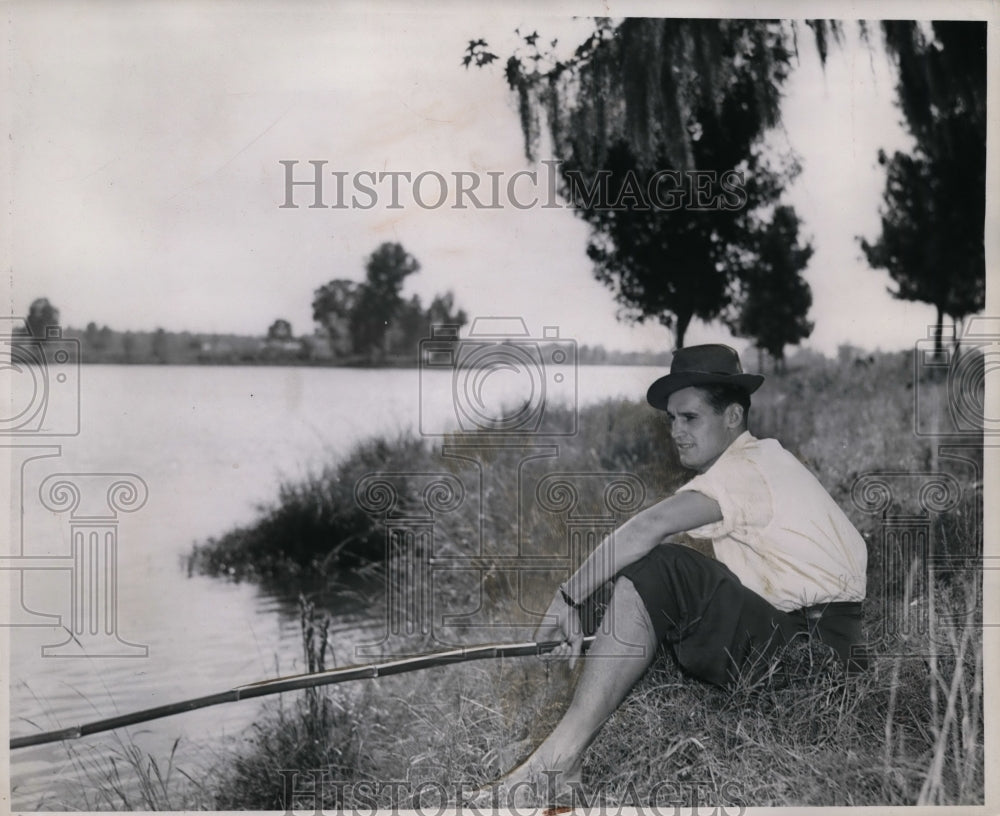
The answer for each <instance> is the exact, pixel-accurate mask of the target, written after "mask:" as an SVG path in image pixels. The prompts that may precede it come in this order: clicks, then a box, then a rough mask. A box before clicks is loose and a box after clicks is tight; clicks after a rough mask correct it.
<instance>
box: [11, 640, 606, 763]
mask: <svg viewBox="0 0 1000 816" xmlns="http://www.w3.org/2000/svg"><path fill="white" fill-rule="evenodd" d="M593 641H594V637H593V635H591V636H589V637H585V638H584V639H583V645H584V647H587V646H589V645H590V644H591V643H593ZM563 642H564V641H559V640H546V641H533V640H532V641H524V642H522V643H485V644H482V645H480V646H465V647H461V648H458V649H448V650H445V651H440V652H430V653H429V654H422V655H416V656H415V657H406V658H402V659H399V660H388V661H385V662H383V663H362V664H359V665H356V666H344V667H343V668H339V669H327V670H326V671H321V672H307V673H305V674H293V675H289V676H287V677H275V678H273V679H270V680H259V681H257V682H256V683H248V684H246V685H242V686H236V687H235V688H231V689H227V690H226V691H220V692H217V693H216V694H207V695H205V696H203V697H192V698H191V699H190V700H181V701H180V702H177V703H168V704H166V705H161V706H156V707H155V708H146V709H143V710H142V711H134V712H132V713H131V714H120V715H118V716H117V717H107V718H105V719H103V720H94V721H93V722H89V723H84V724H83V725H75V726H71V727H69V728H60V729H57V730H55V731H45V732H43V733H40V734H31V735H28V736H24V737H12V738H11V740H10V749H11V750H12V751H13V750H15V749H16V748H28V747H29V746H32V745H44V744H45V743H49V742H60V741H62V740H71V739H79V738H80V737H86V736H88V735H90V734H97V733H100V732H101V731H111V730H113V729H115V728H124V727H125V726H128V725H136V724H137V723H142V722H148V721H149V720H157V719H160V718H161V717H170V716H172V715H174V714H183V713H184V712H185V711H194V710H195V709H198V708H207V707H208V706H215V705H221V704H222V703H236V702H239V701H240V700H249V699H251V698H253V697H266V696H267V695H270V694H281V693H282V692H285V691H297V690H299V689H306V688H314V687H316V686H328V685H332V684H334V683H346V682H348V681H350V680H366V679H371V680H373V679H375V678H377V677H388V676H390V675H393V674H404V673H406V672H411V671H418V670H420V669H429V668H432V667H434V666H444V665H449V664H454V663H465V662H468V661H471V660H486V659H489V658H498V657H527V656H530V655H541V654H545V653H546V652H551V651H552V650H553V649H555V648H556V647H557V646H559V645H560V644H561V643H563Z"/></svg>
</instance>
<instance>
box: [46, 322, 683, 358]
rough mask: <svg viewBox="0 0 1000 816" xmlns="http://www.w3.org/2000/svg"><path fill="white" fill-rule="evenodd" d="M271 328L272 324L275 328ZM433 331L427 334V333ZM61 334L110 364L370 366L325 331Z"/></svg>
mask: <svg viewBox="0 0 1000 816" xmlns="http://www.w3.org/2000/svg"><path fill="white" fill-rule="evenodd" d="M272 328H273V327H272ZM428 334H429V332H428ZM62 335H63V337H65V338H71V339H75V340H79V341H80V359H81V361H82V362H84V363H97V364H112V365H130V364H131V365H324V366H368V365H371V364H372V362H371V360H370V358H369V357H368V356H367V355H355V356H335V355H333V354H332V353H331V351H330V348H329V345H328V341H327V338H326V337H324V336H322V335H317V334H313V335H304V336H301V337H293V336H291V334H290V333H288V334H286V333H284V332H280V331H279V332H274V331H271V332H269V333H268V334H267V335H242V334H209V333H205V332H190V331H185V332H170V331H166V330H165V329H156V330H155V331H116V330H115V329H112V328H109V327H108V326H102V327H100V328H99V327H98V326H97V325H96V324H94V323H90V324H88V326H87V328H86V329H76V328H64V329H63V332H62ZM418 354H419V349H418V348H417V347H414V348H413V349H411V350H410V351H409V352H408V353H405V354H403V353H398V354H390V355H388V356H387V357H386V358H385V359H384V360H383V361H382V365H390V366H399V367H404V366H413V367H416V366H417V365H418ZM577 361H578V363H579V364H580V365H658V366H667V365H669V363H670V353H669V352H668V351H662V352H651V351H613V350H608V349H606V348H605V347H604V346H602V345H581V346H578V347H577Z"/></svg>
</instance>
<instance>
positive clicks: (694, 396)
mask: <svg viewBox="0 0 1000 816" xmlns="http://www.w3.org/2000/svg"><path fill="white" fill-rule="evenodd" d="M763 379H764V378H763V377H761V376H759V375H756V374H744V373H743V371H742V369H741V367H740V362H739V357H738V356H737V354H736V352H735V351H734V350H733V349H731V348H729V347H728V346H723V345H704V346H693V347H690V348H686V349H681V350H679V351H678V352H677V353H676V354H675V355H674V359H673V361H672V364H671V366H670V373H669V374H668V375H667V376H665V377H661V378H660V379H658V380H657V381H656V382H654V383H653V384H652V385H651V386H650V388H649V391H648V393H647V400H648V402H649V403H650V404H651V405H652V406H653V407H654V408H658V409H661V410H665V411H666V412H667V415H668V416H669V418H670V422H671V437H672V439H673V442H674V444H675V445H676V446H677V452H678V455H679V457H680V461H681V463H682V464H683V465H684V466H685V467H687V468H690V469H692V470H694V471H695V472H696V474H697V475H696V476H695V477H694V478H693V479H692V480H691V481H689V482H688V483H687V484H685V485H684V486H683V487H681V488H680V489H679V490H678V491H677V492H676V493H675V494H674V495H673V496H670V497H669V498H667V499H664V500H663V501H661V502H659V503H658V504H655V505H653V506H652V507H649V508H647V509H646V510H643V511H642V512H640V513H638V514H637V515H636V516H634V517H633V518H632V519H630V520H629V521H628V522H626V523H625V524H623V525H622V526H621V527H619V528H618V529H617V530H616V531H615V533H614V535H613V536H610V537H608V538H607V539H605V540H604V541H603V542H602V543H601V544H600V545H599V546H598V547H597V549H596V550H595V552H594V553H593V554H592V555H591V556H590V557H589V558H588V559H587V561H586V562H585V563H584V564H583V565H582V566H581V568H580V569H579V570H578V571H577V572H576V573H575V574H574V575H573V576H572V577H571V578H570V579H569V580H568V581H567V582H566V583H565V584H563V585H562V586H561V587H560V588H559V591H558V592H557V593H556V596H555V598H554V599H553V600H552V603H551V604H550V605H549V608H548V610H547V612H546V618H545V622H544V623H543V624H542V625H541V626H540V627H539V629H538V632H536V639H537V640H540V641H552V640H561V641H563V642H562V644H561V645H560V646H559V647H558V648H557V649H556V650H555V652H553V654H555V655H561V656H566V657H569V658H570V665H571V666H572V665H573V663H575V661H576V659H577V657H578V656H579V655H580V652H581V645H582V640H583V633H582V630H581V627H580V623H579V620H578V611H577V607H578V606H579V605H580V604H581V603H582V602H583V601H584V600H586V599H587V598H588V597H589V596H590V595H591V594H592V593H593V592H594V591H595V590H596V589H597V588H598V587H600V586H601V585H602V584H604V583H605V582H606V581H607V580H608V579H609V578H612V577H614V594H613V596H612V598H611V600H610V602H609V604H608V607H607V610H606V612H605V614H606V615H607V616H610V618H609V621H608V622H609V624H610V626H602V627H601V632H600V633H598V635H597V637H596V639H595V641H594V643H593V645H592V647H591V649H590V651H589V652H588V655H587V657H586V658H585V659H584V667H583V671H582V674H581V676H580V679H579V682H578V684H577V687H576V691H575V694H574V697H573V701H572V703H571V704H570V706H569V708H568V710H567V711H566V713H565V715H564V716H563V718H562V720H561V721H560V722H559V723H558V725H557V726H556V727H555V729H554V730H553V731H552V733H551V734H549V736H548V737H547V738H546V739H545V740H544V741H543V742H542V744H541V745H540V746H539V747H538V748H537V749H536V750H535V751H534V753H533V754H532V755H531V756H530V757H529V758H528V759H527V760H526V761H525V762H524V763H523V764H522V765H520V766H519V767H518V768H515V769H514V770H513V771H512V772H511V773H509V774H508V775H507V776H506V777H504V778H503V779H502V780H501V783H502V785H503V786H505V787H506V788H507V789H508V790H513V788H514V787H515V786H519V785H520V786H522V787H523V786H525V784H526V783H531V784H535V783H536V782H538V781H539V779H540V777H541V776H542V775H543V774H544V777H545V779H544V781H545V782H546V784H547V786H548V788H549V789H550V790H551V789H552V786H553V785H555V789H556V790H557V791H559V790H565V789H566V787H567V785H568V784H569V783H571V782H575V781H579V779H580V770H581V767H582V763H583V755H584V752H585V750H586V748H587V746H588V745H590V743H591V742H592V741H593V739H594V738H595V737H596V736H597V732H598V731H599V730H600V728H601V726H602V725H603V724H604V722H605V721H606V720H607V718H608V717H609V716H611V714H612V713H613V712H614V711H615V709H616V708H617V707H618V706H619V705H620V704H621V702H622V701H623V700H624V699H625V696H626V695H627V694H628V692H629V689H631V687H632V686H633V684H634V683H635V682H636V681H637V680H638V679H639V678H640V677H641V676H642V675H643V673H644V672H645V671H646V669H647V668H648V667H649V665H650V663H651V662H652V660H653V656H654V654H655V652H656V648H657V646H658V644H660V643H661V642H666V643H667V644H669V645H670V646H671V647H672V648H673V651H674V653H675V655H676V657H677V660H678V662H679V663H680V665H681V666H682V667H683V668H684V669H686V670H687V671H688V672H690V673H691V674H694V675H695V676H697V677H700V678H702V679H704V680H706V681H708V682H711V683H714V684H717V685H726V684H727V683H730V682H732V681H733V680H735V679H736V678H737V677H738V676H739V675H740V674H741V673H746V672H752V671H753V669H754V668H755V667H759V666H761V665H762V663H766V662H767V661H768V659H769V658H770V657H772V656H773V655H774V654H775V652H776V651H777V649H778V647H780V646H781V645H782V644H783V643H785V642H787V641H788V640H789V639H790V638H792V637H793V636H795V635H796V634H798V633H800V632H810V633H811V634H812V635H813V636H815V637H818V638H819V639H821V640H822V641H824V642H825V643H827V644H829V645H830V646H831V647H832V648H833V649H834V650H835V651H836V652H837V654H838V655H839V656H840V658H841V660H842V661H844V663H846V664H848V667H849V668H858V667H860V665H861V662H862V661H861V660H860V659H859V658H858V657H857V654H858V652H857V649H856V648H855V647H860V645H861V638H862V632H861V601H862V600H863V599H864V596H865V568H866V563H867V551H866V547H865V542H864V540H863V539H862V538H861V536H860V535H859V534H858V532H857V531H856V530H855V529H854V527H853V526H852V525H851V523H850V522H849V521H848V519H847V517H846V516H845V515H844V514H843V512H842V511H841V510H840V508H839V507H838V506H837V505H836V504H835V503H834V501H833V499H832V498H831V497H830V496H829V494H827V492H826V491H825V490H824V489H823V487H822V486H821V485H820V483H819V482H818V481H817V480H816V478H815V477H814V476H813V475H812V474H811V473H810V472H809V471H808V470H806V468H805V467H803V465H802V464H800V463H799V462H798V460H796V459H795V457H794V456H792V455H791V454H790V453H788V452H787V451H785V450H784V449H783V448H782V447H781V445H780V444H779V443H778V442H777V441H776V440H773V439H766V440H758V439H755V438H754V437H753V436H752V435H751V434H750V433H749V431H748V430H747V414H748V411H749V408H750V394H751V393H752V392H754V391H755V390H756V389H757V388H758V387H759V386H760V384H761V383H762V382H763ZM682 532H686V533H689V534H691V535H693V536H694V537H697V538H707V539H711V541H712V544H713V549H714V555H715V557H714V558H710V557H707V556H704V555H702V554H701V553H699V552H697V551H696V550H694V549H691V548H689V547H686V546H684V545H682V544H679V543H674V542H672V541H670V540H669V538H670V537H671V536H673V535H675V534H677V533H682ZM852 664H853V665H852Z"/></svg>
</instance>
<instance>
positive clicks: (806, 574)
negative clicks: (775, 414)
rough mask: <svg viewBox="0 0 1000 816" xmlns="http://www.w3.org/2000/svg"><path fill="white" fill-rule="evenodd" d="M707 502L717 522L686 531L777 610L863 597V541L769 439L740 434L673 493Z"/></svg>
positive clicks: (865, 553) (793, 460)
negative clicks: (706, 541)
mask: <svg viewBox="0 0 1000 816" xmlns="http://www.w3.org/2000/svg"><path fill="white" fill-rule="evenodd" d="M681 490H692V491H695V492H698V493H701V494H703V495H705V496H708V497H709V498H711V499H714V500H715V501H716V502H717V503H718V505H719V508H720V509H721V510H722V521H719V522H715V523H713V524H706V525H703V526H701V527H698V528H696V529H693V530H689V531H688V532H689V533H690V534H691V535H693V536H695V537H698V538H710V539H711V540H712V545H713V548H714V549H715V557H716V558H717V559H718V560H719V561H721V562H722V563H723V564H725V565H726V566H727V567H729V569H731V570H732V571H733V572H734V573H736V575H737V577H738V578H739V579H740V581H742V582H743V585H744V586H746V587H747V588H748V589H752V590H753V591H754V592H756V593H757V594H758V595H761V596H762V597H764V598H765V599H767V600H768V601H770V602H771V603H772V604H774V606H776V607H777V608H778V609H783V610H786V611H788V610H792V609H798V608H800V607H803V606H811V605H813V604H820V603H828V602H832V601H860V600H862V599H864V597H865V569H866V565H867V561H868V550H867V547H866V546H865V541H864V539H863V538H862V537H861V535H860V534H859V533H858V531H857V530H856V529H855V528H854V525H853V524H851V522H850V521H849V520H848V518H847V516H845V515H844V512H843V511H842V510H841V509H840V507H838V506H837V504H836V502H834V500H833V499H832V498H831V497H830V494H829V493H827V492H826V490H825V489H824V488H823V486H822V485H821V484H820V483H819V481H818V480H817V479H816V477H815V476H813V474H812V473H810V472H809V471H808V470H807V469H806V468H805V466H804V465H802V463H801V462H799V460H798V459H796V458H795V457H794V456H793V455H792V454H790V453H789V452H788V451H786V450H785V449H784V448H783V447H782V446H781V444H780V443H779V442H778V441H777V440H775V439H756V438H755V437H753V436H751V435H750V433H749V432H744V433H743V434H741V435H740V436H739V437H737V438H736V439H735V440H734V441H733V443H732V444H731V445H730V446H729V447H728V448H727V449H726V450H725V451H724V452H723V453H722V455H721V456H720V457H719V458H718V459H717V460H716V461H715V462H714V463H713V464H712V466H711V467H710V468H709V469H708V470H707V471H705V473H702V474H699V475H698V476H695V477H694V478H693V479H692V480H691V481H690V482H688V483H687V484H685V485H684V486H683V487H681V488H680V489H679V491H678V492H680V491H681Z"/></svg>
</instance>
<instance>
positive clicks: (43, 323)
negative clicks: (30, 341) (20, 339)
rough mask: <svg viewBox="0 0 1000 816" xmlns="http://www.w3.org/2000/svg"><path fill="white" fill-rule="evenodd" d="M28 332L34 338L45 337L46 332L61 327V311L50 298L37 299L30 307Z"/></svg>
mask: <svg viewBox="0 0 1000 816" xmlns="http://www.w3.org/2000/svg"><path fill="white" fill-rule="evenodd" d="M27 322H28V332H29V333H30V334H31V336H32V337H45V330H46V329H47V328H49V327H50V326H52V327H55V326H58V325H59V310H58V309H57V308H56V307H55V306H53V305H52V304H51V303H49V299H48V298H36V299H35V300H33V301H32V302H31V306H29V307H28V317H27Z"/></svg>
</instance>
